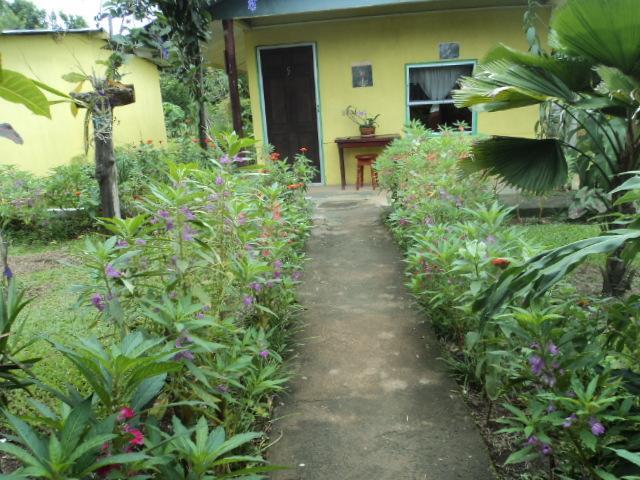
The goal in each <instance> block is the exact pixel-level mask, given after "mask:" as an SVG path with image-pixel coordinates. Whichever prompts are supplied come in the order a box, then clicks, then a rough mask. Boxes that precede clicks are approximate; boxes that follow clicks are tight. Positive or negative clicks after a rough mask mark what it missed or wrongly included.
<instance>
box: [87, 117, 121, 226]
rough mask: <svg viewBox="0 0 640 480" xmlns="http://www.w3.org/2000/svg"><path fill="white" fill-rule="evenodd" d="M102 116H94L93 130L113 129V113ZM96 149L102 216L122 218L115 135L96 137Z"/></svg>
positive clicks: (97, 178)
mask: <svg viewBox="0 0 640 480" xmlns="http://www.w3.org/2000/svg"><path fill="white" fill-rule="evenodd" d="M100 114H101V116H100V117H97V116H96V115H93V116H92V118H93V130H94V131H97V129H99V128H100V125H104V124H105V123H108V124H109V125H111V128H113V111H112V110H111V108H109V109H107V111H106V112H105V111H101V112H100ZM94 144H95V149H96V180H97V181H98V185H99V186H100V203H101V207H102V208H101V210H102V216H103V217H107V218H120V195H119V194H118V168H117V165H116V157H115V154H114V152H113V134H112V133H110V134H109V135H95V136H94Z"/></svg>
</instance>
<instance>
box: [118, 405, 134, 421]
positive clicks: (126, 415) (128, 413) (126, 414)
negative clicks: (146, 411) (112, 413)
mask: <svg viewBox="0 0 640 480" xmlns="http://www.w3.org/2000/svg"><path fill="white" fill-rule="evenodd" d="M135 416H136V412H134V411H133V408H131V407H122V408H121V409H120V412H119V413H118V417H117V418H118V421H119V422H122V421H124V420H129V419H130V418H133V417H135Z"/></svg>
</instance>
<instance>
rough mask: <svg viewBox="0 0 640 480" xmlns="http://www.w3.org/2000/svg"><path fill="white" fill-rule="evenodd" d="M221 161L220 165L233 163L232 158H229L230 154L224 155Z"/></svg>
mask: <svg viewBox="0 0 640 480" xmlns="http://www.w3.org/2000/svg"><path fill="white" fill-rule="evenodd" d="M219 161H220V165H228V164H229V163H231V159H230V158H229V155H223V156H222V158H220V160H219Z"/></svg>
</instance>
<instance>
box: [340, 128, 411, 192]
mask: <svg viewBox="0 0 640 480" xmlns="http://www.w3.org/2000/svg"><path fill="white" fill-rule="evenodd" d="M398 138H400V135H398V134H391V135H372V136H370V137H340V138H336V140H335V142H336V143H337V144H338V152H339V153H340V181H341V183H342V190H344V189H345V187H346V186H347V176H346V172H345V169H344V150H345V148H367V147H377V148H384V147H386V146H387V145H389V144H390V143H391V142H393V141H394V140H396V139H398Z"/></svg>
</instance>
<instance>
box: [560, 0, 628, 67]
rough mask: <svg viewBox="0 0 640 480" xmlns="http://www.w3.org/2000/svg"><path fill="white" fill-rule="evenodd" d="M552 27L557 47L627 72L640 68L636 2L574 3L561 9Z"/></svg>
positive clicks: (593, 0)
mask: <svg viewBox="0 0 640 480" xmlns="http://www.w3.org/2000/svg"><path fill="white" fill-rule="evenodd" d="M551 28H552V30H553V39H554V41H555V42H556V43H557V45H556V46H557V47H559V48H561V49H562V50H563V51H564V52H566V53H568V54H570V55H573V56H578V57H582V58H586V59H588V60H590V61H592V62H594V63H598V64H603V65H607V66H610V67H616V68H619V69H620V70H622V71H623V72H624V73H630V74H633V73H637V72H638V69H639V68H640V15H638V1H637V0H572V1H568V2H565V3H564V4H563V5H562V6H561V7H559V8H558V9H557V10H556V11H555V13H554V15H553V17H552V19H551Z"/></svg>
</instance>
